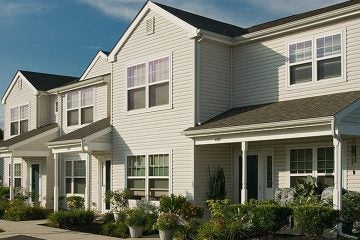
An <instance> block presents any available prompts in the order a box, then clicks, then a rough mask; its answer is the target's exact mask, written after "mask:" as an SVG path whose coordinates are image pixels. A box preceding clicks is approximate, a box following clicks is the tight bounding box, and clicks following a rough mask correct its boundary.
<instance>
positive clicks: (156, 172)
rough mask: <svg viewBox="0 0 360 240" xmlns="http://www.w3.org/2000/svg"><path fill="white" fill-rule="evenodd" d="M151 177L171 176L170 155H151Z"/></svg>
mask: <svg viewBox="0 0 360 240" xmlns="http://www.w3.org/2000/svg"><path fill="white" fill-rule="evenodd" d="M149 176H157V177H161V176H169V155H168V154H157V155H149Z"/></svg>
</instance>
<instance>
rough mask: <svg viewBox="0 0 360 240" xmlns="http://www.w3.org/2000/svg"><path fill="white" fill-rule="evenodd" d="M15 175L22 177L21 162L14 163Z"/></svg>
mask: <svg viewBox="0 0 360 240" xmlns="http://www.w3.org/2000/svg"><path fill="white" fill-rule="evenodd" d="M14 176H15V177H21V163H15V164H14Z"/></svg>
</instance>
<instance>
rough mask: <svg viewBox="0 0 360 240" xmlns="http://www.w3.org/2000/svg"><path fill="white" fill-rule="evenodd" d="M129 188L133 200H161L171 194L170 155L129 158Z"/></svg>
mask: <svg viewBox="0 0 360 240" xmlns="http://www.w3.org/2000/svg"><path fill="white" fill-rule="evenodd" d="M127 188H128V189H129V190H130V192H131V196H132V197H131V198H132V199H143V200H144V199H147V200H159V199H160V198H161V197H162V196H165V195H168V194H169V154H150V155H138V156H128V157H127Z"/></svg>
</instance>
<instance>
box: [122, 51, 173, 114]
mask: <svg viewBox="0 0 360 240" xmlns="http://www.w3.org/2000/svg"><path fill="white" fill-rule="evenodd" d="M166 57H168V58H169V80H168V81H159V82H155V83H149V72H148V70H149V62H151V61H154V60H157V59H161V58H166ZM139 64H145V85H141V86H136V87H131V88H128V87H127V69H128V68H129V67H133V66H136V65H139ZM124 72H125V73H124V75H125V77H124V79H125V83H124V84H125V101H124V102H125V106H124V107H125V113H126V115H136V114H141V113H146V112H156V111H162V110H168V109H172V108H173V94H172V92H173V53H172V52H170V53H169V52H167V53H162V54H157V55H151V56H148V57H146V58H143V59H140V60H138V61H133V62H130V63H129V64H128V65H126V66H125V70H124ZM167 82H168V83H169V103H168V104H164V105H160V106H154V107H150V99H149V97H150V86H152V85H157V84H161V83H167ZM141 87H145V108H140V109H134V110H129V109H128V100H129V99H128V98H129V94H128V91H129V90H132V89H138V88H141Z"/></svg>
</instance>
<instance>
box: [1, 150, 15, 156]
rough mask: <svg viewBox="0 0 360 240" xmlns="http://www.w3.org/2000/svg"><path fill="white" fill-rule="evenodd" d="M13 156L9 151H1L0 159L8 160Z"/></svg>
mask: <svg viewBox="0 0 360 240" xmlns="http://www.w3.org/2000/svg"><path fill="white" fill-rule="evenodd" d="M11 156H12V153H11V152H9V151H7V150H4V149H2V150H0V158H8V157H11Z"/></svg>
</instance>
